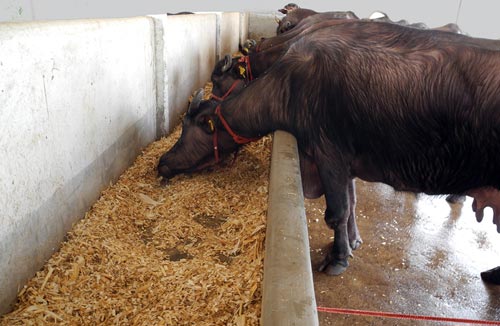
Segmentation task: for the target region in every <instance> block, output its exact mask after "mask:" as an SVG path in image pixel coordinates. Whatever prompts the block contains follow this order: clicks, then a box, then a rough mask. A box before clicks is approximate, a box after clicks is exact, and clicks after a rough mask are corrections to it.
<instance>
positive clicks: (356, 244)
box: [349, 239, 363, 250]
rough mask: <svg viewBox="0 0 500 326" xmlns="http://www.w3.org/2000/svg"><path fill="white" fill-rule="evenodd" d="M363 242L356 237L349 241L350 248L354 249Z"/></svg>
mask: <svg viewBox="0 0 500 326" xmlns="http://www.w3.org/2000/svg"><path fill="white" fill-rule="evenodd" d="M362 243H363V240H361V239H356V240H353V241H351V243H350V244H349V245H350V246H351V249H352V250H356V249H358V248H359V247H361V244H362Z"/></svg>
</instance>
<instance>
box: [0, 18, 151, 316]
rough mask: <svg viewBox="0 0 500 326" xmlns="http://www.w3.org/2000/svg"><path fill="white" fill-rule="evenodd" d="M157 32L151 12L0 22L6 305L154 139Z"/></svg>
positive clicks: (0, 213)
mask: <svg viewBox="0 0 500 326" xmlns="http://www.w3.org/2000/svg"><path fill="white" fill-rule="evenodd" d="M124 35H126V37H123V36H124ZM152 39H153V28H152V23H151V21H150V20H149V19H146V18H132V19H123V20H118V19H117V20H107V21H102V20H101V21H97V20H94V21H92V20H87V21H60V22H38V23H29V24H19V23H10V24H0V103H2V106H1V110H0V156H1V157H2V160H1V161H0V180H1V181H0V255H1V259H0V294H1V296H0V308H2V309H1V310H2V311H5V308H6V307H8V303H9V301H10V300H12V296H13V295H15V294H16V292H17V290H18V289H19V288H20V287H22V285H23V284H24V282H25V280H26V279H27V278H28V277H29V276H31V275H32V274H33V272H34V271H36V270H37V269H39V268H40V267H41V266H42V264H43V263H44V262H45V260H46V259H47V258H48V257H50V255H51V254H52V253H53V252H54V251H55V250H56V249H57V248H58V245H59V243H60V241H61V240H62V239H63V237H64V234H65V233H66V232H67V231H68V229H69V228H70V227H71V224H72V223H73V222H75V221H76V220H77V219H78V218H80V217H82V215H83V212H85V211H86V210H87V209H88V207H89V205H90V204H91V203H92V202H93V201H95V200H96V198H97V196H98V194H99V191H100V190H101V189H102V188H103V186H104V185H106V184H108V183H109V181H110V180H112V179H115V178H116V177H117V176H118V175H119V174H120V173H121V172H122V171H123V170H124V169H125V168H126V167H127V166H128V165H129V164H130V163H131V161H132V159H133V158H134V156H135V155H136V154H137V153H138V151H139V149H140V148H141V147H142V146H144V145H146V144H147V143H149V142H150V141H152V140H153V139H154V131H155V120H154V119H153V118H152V117H154V114H153V115H152V113H154V111H155V106H156V101H155V80H154V78H153V77H154V60H153V51H152V50H153V47H152Z"/></svg>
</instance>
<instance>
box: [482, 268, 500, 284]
mask: <svg viewBox="0 0 500 326" xmlns="http://www.w3.org/2000/svg"><path fill="white" fill-rule="evenodd" d="M481 278H482V279H483V281H485V282H487V283H491V284H497V285H500V266H498V267H495V268H492V269H490V270H487V271H485V272H482V273H481Z"/></svg>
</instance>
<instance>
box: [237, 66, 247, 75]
mask: <svg viewBox="0 0 500 326" xmlns="http://www.w3.org/2000/svg"><path fill="white" fill-rule="evenodd" d="M238 68H240V75H241V76H242V77H245V73H246V72H247V71H246V69H245V67H242V66H239V67H238Z"/></svg>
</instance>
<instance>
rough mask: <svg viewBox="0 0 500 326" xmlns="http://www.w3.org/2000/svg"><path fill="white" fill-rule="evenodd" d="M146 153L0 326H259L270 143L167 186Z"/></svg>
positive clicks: (151, 150) (158, 145) (163, 143)
mask: <svg viewBox="0 0 500 326" xmlns="http://www.w3.org/2000/svg"><path fill="white" fill-rule="evenodd" d="M180 131H181V128H180V126H178V127H177V128H176V129H175V131H174V132H173V133H172V134H171V135H169V136H168V137H166V138H163V139H161V140H159V141H157V142H154V143H152V144H150V145H149V146H148V147H147V148H146V149H145V150H144V151H143V153H142V155H140V157H138V158H137V160H136V162H135V163H134V164H133V165H132V166H131V167H130V168H129V169H128V170H127V171H126V172H125V173H124V174H123V175H122V176H121V177H120V178H119V180H118V181H117V182H116V183H115V184H114V185H111V186H110V187H108V188H107V189H106V190H104V191H103V192H102V195H101V198H100V199H99V200H98V202H96V203H95V204H94V205H93V207H92V208H91V209H90V210H89V211H88V212H87V213H86V215H85V218H84V219H82V220H81V221H79V222H78V223H76V224H75V225H74V227H73V229H72V230H71V231H70V232H69V234H68V236H67V241H65V242H64V243H63V244H62V245H61V248H60V250H59V251H58V252H57V253H55V254H54V255H53V256H52V258H51V259H50V260H49V261H48V262H47V264H46V265H45V267H44V268H43V269H42V270H41V271H39V272H38V273H37V274H36V275H35V276H34V277H33V278H32V279H31V280H30V281H29V282H28V284H27V285H26V286H25V287H24V288H23V289H22V291H21V292H20V293H19V295H18V303H17V305H16V309H15V311H13V312H11V313H9V314H7V315H5V316H3V317H1V318H0V325H47V324H58V325H236V326H243V325H258V324H259V318H260V305H261V303H260V301H261V281H262V274H263V268H262V267H263V246H264V235H265V218H266V210H267V189H268V173H269V159H270V145H271V140H270V137H264V138H263V139H261V140H259V141H257V142H254V143H252V144H249V145H246V146H245V147H244V148H243V149H242V151H241V152H240V154H239V156H238V157H237V159H236V161H235V162H234V163H233V162H232V160H227V161H226V162H224V163H222V164H221V165H219V166H217V167H214V168H212V170H211V171H204V172H200V173H196V174H192V175H180V176H177V177H175V178H173V179H172V180H171V181H170V182H169V184H168V185H167V186H165V187H162V186H160V184H159V180H158V179H157V176H156V165H157V162H158V158H159V157H160V156H161V155H162V154H163V153H164V152H165V151H167V150H168V149H169V148H170V147H171V146H172V145H173V144H174V143H175V141H176V140H177V139H178V137H179V136H180Z"/></svg>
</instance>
